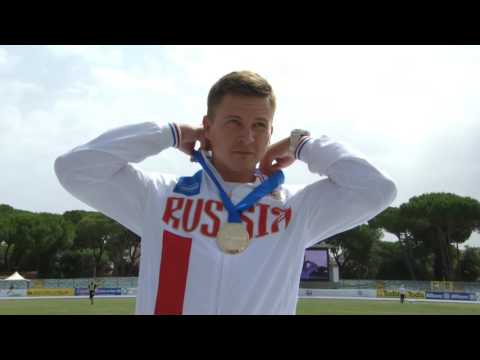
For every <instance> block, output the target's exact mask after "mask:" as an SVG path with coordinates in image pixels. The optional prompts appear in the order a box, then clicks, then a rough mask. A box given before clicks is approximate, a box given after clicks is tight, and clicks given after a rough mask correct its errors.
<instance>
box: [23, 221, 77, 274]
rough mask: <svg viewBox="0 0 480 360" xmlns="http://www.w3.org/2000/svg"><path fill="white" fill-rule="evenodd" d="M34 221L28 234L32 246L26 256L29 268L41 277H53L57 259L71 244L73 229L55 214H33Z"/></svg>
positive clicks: (67, 222) (73, 234) (72, 226)
mask: <svg viewBox="0 0 480 360" xmlns="http://www.w3.org/2000/svg"><path fill="white" fill-rule="evenodd" d="M34 220H35V221H34V224H33V226H32V228H31V233H30V236H31V237H32V239H33V244H32V247H31V249H30V251H29V254H28V256H27V259H28V260H29V267H30V268H33V269H35V270H36V271H38V273H39V276H41V277H53V276H55V274H54V269H55V263H56V262H57V261H58V257H59V256H60V255H61V253H62V252H63V251H65V250H67V249H69V248H70V247H71V246H72V244H73V239H74V237H75V227H74V225H73V224H72V223H70V222H69V221H67V220H65V218H64V217H62V216H61V215H57V214H49V213H39V214H35V215H34Z"/></svg>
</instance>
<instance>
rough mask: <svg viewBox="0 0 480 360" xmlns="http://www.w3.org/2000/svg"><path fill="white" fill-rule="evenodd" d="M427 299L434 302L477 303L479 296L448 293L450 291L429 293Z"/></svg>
mask: <svg viewBox="0 0 480 360" xmlns="http://www.w3.org/2000/svg"><path fill="white" fill-rule="evenodd" d="M425 297H426V298H427V299H434V300H466V301H476V300H477V296H476V294H475V293H461V292H448V291H427V292H426V293H425Z"/></svg>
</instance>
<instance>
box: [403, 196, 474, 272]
mask: <svg viewBox="0 0 480 360" xmlns="http://www.w3.org/2000/svg"><path fill="white" fill-rule="evenodd" d="M400 214H401V217H403V218H404V219H405V220H406V221H407V223H408V227H409V232H410V233H411V234H412V235H413V237H414V238H416V239H421V241H423V242H424V243H425V244H426V245H427V246H429V247H430V248H431V249H432V252H433V253H434V254H435V266H434V268H435V277H436V278H437V279H442V280H443V279H445V280H449V281H452V280H454V279H455V271H454V269H455V264H456V263H458V260H459V251H458V244H459V243H463V242H465V241H466V240H467V239H468V238H469V237H470V235H471V234H472V232H473V231H478V225H479V219H480V203H479V202H478V201H477V200H475V199H472V198H469V197H461V196H458V195H455V194H451V193H430V194H423V195H420V196H415V197H413V198H411V199H410V200H409V201H408V203H406V204H402V205H401V206H400ZM452 244H457V251H456V252H455V248H454V246H453V245H452ZM455 253H456V254H457V256H456V257H455V256H454V255H455Z"/></svg>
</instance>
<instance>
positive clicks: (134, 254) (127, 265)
mask: <svg viewBox="0 0 480 360" xmlns="http://www.w3.org/2000/svg"><path fill="white" fill-rule="evenodd" d="M106 249H107V252H108V255H109V258H110V260H111V261H112V262H113V265H114V274H115V275H116V276H132V275H136V272H137V268H136V267H137V264H138V260H139V257H140V237H139V236H138V235H137V234H135V233H134V232H132V231H130V230H129V229H127V228H126V227H124V226H122V225H121V224H119V223H117V222H115V223H114V230H113V233H112V238H111V239H110V241H109V242H108V243H107V247H106Z"/></svg>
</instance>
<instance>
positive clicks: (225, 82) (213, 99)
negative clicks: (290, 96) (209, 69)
mask: <svg viewBox="0 0 480 360" xmlns="http://www.w3.org/2000/svg"><path fill="white" fill-rule="evenodd" d="M227 94H230V95H243V96H254V97H261V98H267V99H268V100H269V102H270V106H271V107H272V111H273V112H275V108H276V99H275V94H274V93H273V89H272V86H271V85H270V84H269V83H268V81H267V80H266V79H264V78H263V77H261V76H260V75H259V74H257V73H255V72H253V71H248V70H244V71H234V72H231V73H229V74H227V75H225V76H223V77H222V78H221V79H220V80H218V81H217V82H216V83H215V84H214V85H213V86H212V87H211V89H210V91H209V93H208V99H207V116H208V117H209V118H210V119H212V120H213V117H214V116H215V108H216V106H217V105H218V104H220V103H221V102H222V100H223V98H224V97H225V95H227Z"/></svg>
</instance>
